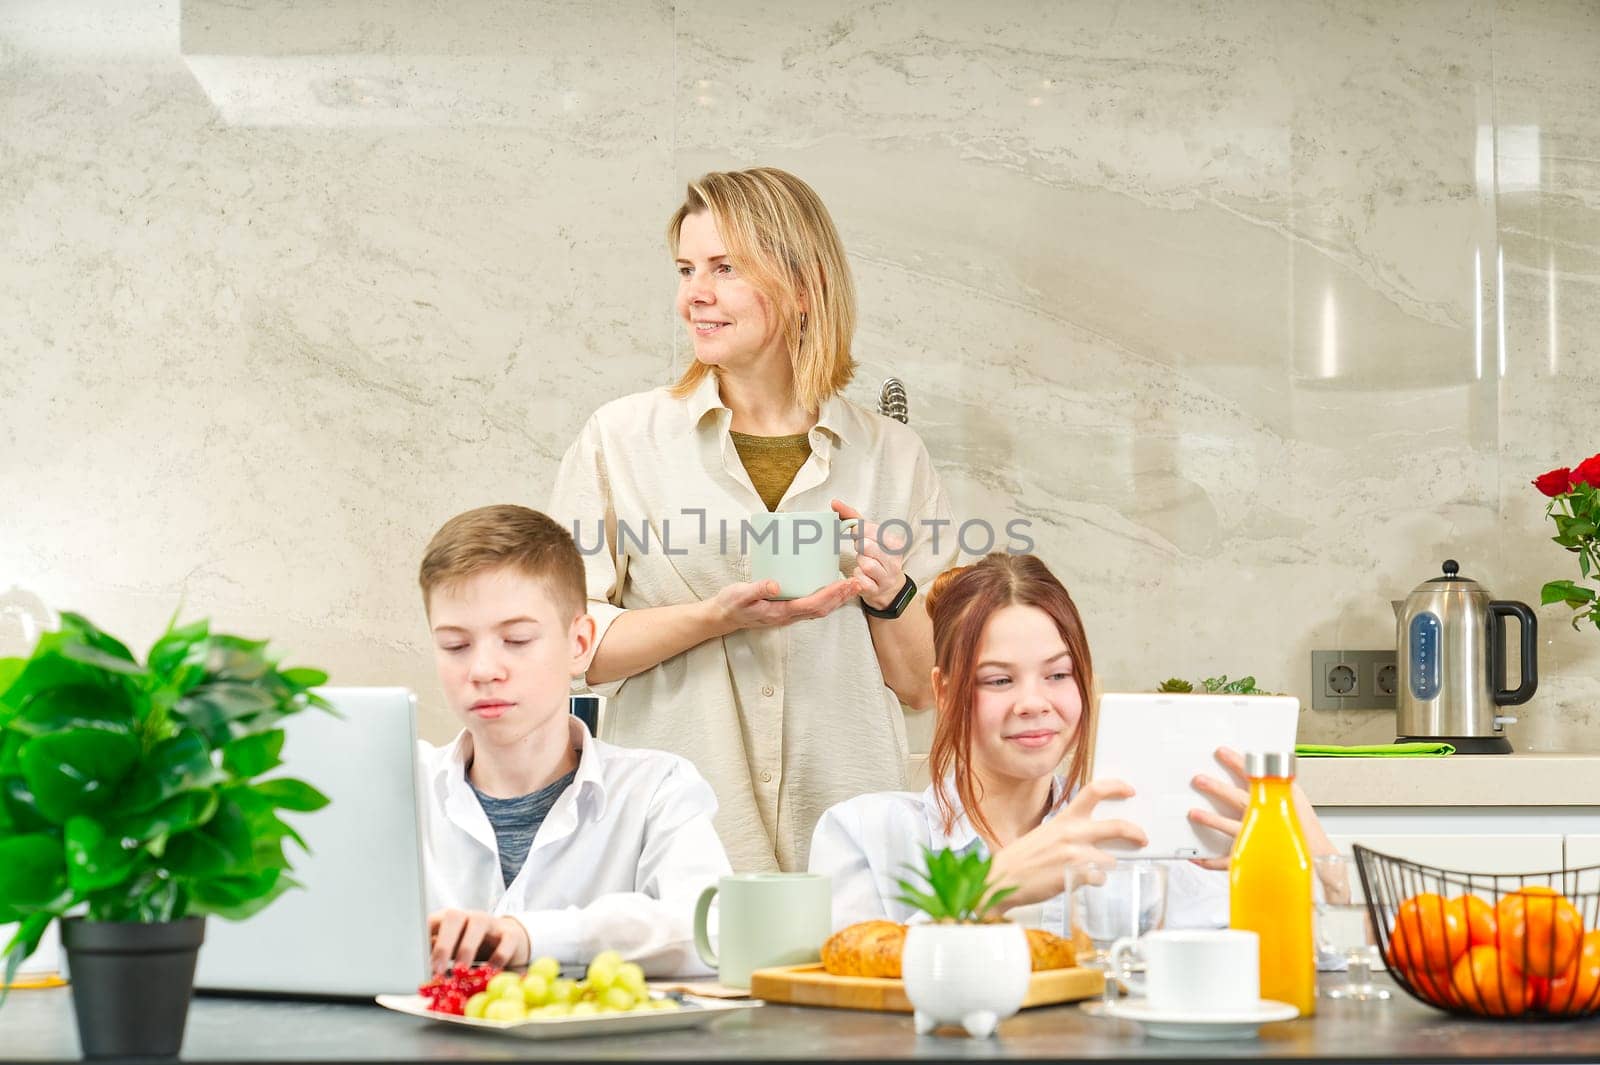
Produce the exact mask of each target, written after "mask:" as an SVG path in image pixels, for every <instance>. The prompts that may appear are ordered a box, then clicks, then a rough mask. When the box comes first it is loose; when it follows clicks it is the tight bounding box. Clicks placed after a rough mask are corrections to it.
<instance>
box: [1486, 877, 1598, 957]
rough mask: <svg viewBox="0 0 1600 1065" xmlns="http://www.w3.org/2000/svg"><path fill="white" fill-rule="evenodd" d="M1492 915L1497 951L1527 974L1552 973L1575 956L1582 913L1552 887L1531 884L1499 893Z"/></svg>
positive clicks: (1581, 932) (1580, 929) (1580, 933)
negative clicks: (1503, 893) (1495, 924)
mask: <svg viewBox="0 0 1600 1065" xmlns="http://www.w3.org/2000/svg"><path fill="white" fill-rule="evenodd" d="M1495 918H1496V921H1497V923H1498V931H1497V935H1496V944H1497V945H1498V946H1499V948H1500V952H1501V953H1502V954H1503V955H1504V956H1505V957H1506V959H1507V961H1509V962H1510V963H1511V964H1512V965H1514V966H1516V967H1517V968H1519V969H1522V970H1524V971H1526V972H1527V973H1528V975H1530V976H1545V977H1554V976H1556V975H1558V974H1561V973H1565V972H1566V971H1567V970H1568V969H1570V968H1571V967H1572V963H1573V962H1574V961H1576V960H1577V957H1578V949H1579V946H1580V941H1581V940H1582V939H1583V917H1582V916H1581V915H1580V914H1579V913H1578V908H1577V907H1576V906H1574V905H1572V903H1570V902H1568V901H1567V900H1566V899H1565V898H1563V897H1562V896H1561V895H1560V894H1559V893H1558V892H1556V891H1555V889H1553V888H1548V887H1542V886H1538V885H1530V886H1528V887H1523V888H1518V889H1517V890H1516V891H1514V892H1512V893H1511V894H1509V895H1502V896H1501V897H1500V902H1499V903H1498V904H1497V905H1496V906H1495Z"/></svg>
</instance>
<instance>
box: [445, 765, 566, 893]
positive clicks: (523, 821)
mask: <svg viewBox="0 0 1600 1065" xmlns="http://www.w3.org/2000/svg"><path fill="white" fill-rule="evenodd" d="M577 775H578V771H577V770H576V769H574V770H573V771H572V772H570V773H568V774H567V775H566V776H564V777H562V778H561V779H560V780H558V781H556V782H555V783H553V784H550V785H548V786H547V787H543V788H540V789H539V790H538V791H535V792H531V793H530V794H527V795H518V796H517V797H516V798H513V799H497V798H495V797H494V796H493V795H485V794H484V793H483V792H481V791H479V790H478V786H477V785H476V784H474V783H473V782H472V777H471V775H468V777H467V786H468V787H470V788H471V789H472V793H473V794H474V795H476V796H477V797H478V805H480V806H482V807H483V812H484V813H485V814H487V815H488V816H489V825H490V827H492V828H493V829H494V839H495V843H496V844H497V845H498V846H499V848H500V875H501V876H502V877H504V878H505V882H506V887H510V886H511V881H513V880H515V879H516V878H517V873H518V872H519V871H520V870H521V869H522V863H523V862H525V861H527V860H528V849H529V848H530V847H532V846H533V837H534V836H537V835H538V834H539V826H540V825H542V824H544V819H545V818H546V817H548V816H549V815H550V810H551V808H552V807H554V806H555V804H556V800H557V799H559V798H560V797H561V793H562V792H563V791H566V790H567V786H568V785H570V784H571V783H572V781H573V780H574V779H575V778H576V777H577Z"/></svg>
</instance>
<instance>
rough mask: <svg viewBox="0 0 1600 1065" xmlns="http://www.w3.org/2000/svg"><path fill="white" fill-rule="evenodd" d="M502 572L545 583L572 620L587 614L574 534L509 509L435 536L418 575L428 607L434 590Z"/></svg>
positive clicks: (469, 517)
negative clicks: (490, 572)
mask: <svg viewBox="0 0 1600 1065" xmlns="http://www.w3.org/2000/svg"><path fill="white" fill-rule="evenodd" d="M501 566H509V567H511V568H512V569H514V570H516V571H517V572H518V573H521V574H522V575H523V576H526V577H531V578H533V579H535V580H539V581H543V582H544V584H545V587H546V589H547V590H548V591H549V593H550V597H551V598H552V599H554V600H555V603H556V606H557V607H559V608H560V609H561V610H563V611H564V612H565V613H566V615H567V617H568V619H569V620H570V619H571V618H575V617H577V616H578V615H579V614H582V613H583V612H584V610H585V607H586V604H587V602H588V591H587V582H586V580H585V578H584V571H583V556H582V555H580V554H579V553H578V545H577V544H576V543H575V542H574V541H573V539H572V534H571V533H569V532H568V531H567V530H566V529H564V528H562V527H561V525H560V523H558V522H557V521H556V520H555V519H554V518H551V517H550V516H548V515H546V514H541V513H539V512H538V511H537V510H530V509H529V508H527V507H519V506H516V505H514V504H510V503H501V504H496V505H495V506H490V507H479V508H477V509H476V510H469V511H467V512H466V513H464V514H457V515H456V516H455V517H453V518H451V519H450V520H449V521H447V522H445V523H444V525H443V526H441V527H440V529H439V531H438V532H436V533H434V534H433V539H432V540H430V541H428V549H427V551H425V552H424V553H423V555H422V567H421V569H420V571H419V572H418V574H417V583H418V584H419V585H421V587H422V605H423V607H424V608H425V609H426V608H428V607H429V606H430V604H429V597H430V596H431V595H432V594H433V591H434V589H436V588H440V587H443V586H445V585H451V584H457V583H460V582H461V581H464V580H466V579H467V578H468V577H471V576H473V575H475V574H478V573H482V572H484V571H485V570H491V569H497V568H499V567H501Z"/></svg>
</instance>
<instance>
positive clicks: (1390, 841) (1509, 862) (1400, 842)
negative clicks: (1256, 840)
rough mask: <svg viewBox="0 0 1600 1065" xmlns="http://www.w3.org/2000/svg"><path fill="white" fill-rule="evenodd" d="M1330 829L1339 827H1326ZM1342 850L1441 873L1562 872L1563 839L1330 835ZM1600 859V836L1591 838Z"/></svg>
mask: <svg viewBox="0 0 1600 1065" xmlns="http://www.w3.org/2000/svg"><path fill="white" fill-rule="evenodd" d="M1325 827H1329V828H1330V829H1331V828H1332V827H1333V826H1331V825H1330V826H1325ZM1328 838H1329V839H1330V840H1332V841H1333V844H1334V846H1336V847H1338V848H1339V849H1340V850H1341V851H1348V850H1349V849H1350V845H1351V844H1352V843H1360V844H1361V845H1362V846H1364V847H1367V848H1369V849H1371V850H1375V851H1379V852H1381V853H1383V854H1388V855H1392V856H1393V857H1396V858H1404V859H1406V860H1407V861H1412V862H1416V863H1417V864H1419V865H1427V866H1432V867H1433V868H1435V869H1448V870H1451V871H1454V872H1459V873H1543V872H1548V871H1550V870H1552V869H1560V868H1561V864H1562V851H1563V847H1562V844H1563V838H1564V837H1562V836H1561V835H1560V834H1559V833H1528V834H1516V835H1512V834H1484V835H1462V834H1435V833H1385V832H1371V831H1369V832H1355V833H1348V834H1346V833H1338V834H1335V832H1333V831H1330V832H1329V833H1328ZM1591 839H1592V840H1593V844H1592V845H1593V846H1594V847H1595V848H1596V853H1597V854H1600V836H1597V837H1591ZM1596 863H1597V864H1600V858H1597V859H1596Z"/></svg>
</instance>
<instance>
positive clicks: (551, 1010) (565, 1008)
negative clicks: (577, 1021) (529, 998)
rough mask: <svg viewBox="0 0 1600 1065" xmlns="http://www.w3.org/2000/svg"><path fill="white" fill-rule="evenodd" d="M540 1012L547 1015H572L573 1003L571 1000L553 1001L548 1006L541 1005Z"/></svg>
mask: <svg viewBox="0 0 1600 1065" xmlns="http://www.w3.org/2000/svg"><path fill="white" fill-rule="evenodd" d="M539 1012H540V1013H543V1014H544V1015H545V1016H547V1017H570V1016H571V1015H572V1004H571V1003H570V1002H552V1003H550V1004H549V1005H548V1006H543V1007H541V1008H540V1010H539Z"/></svg>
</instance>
